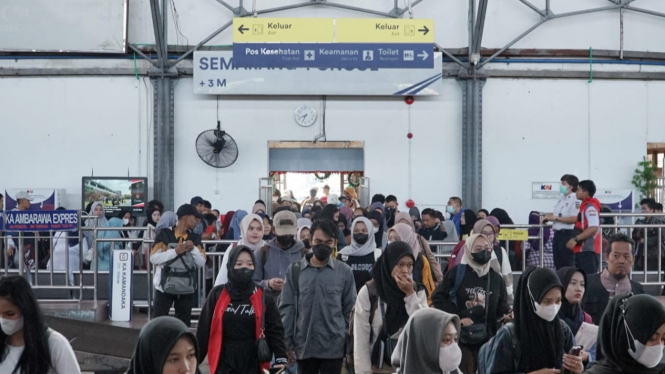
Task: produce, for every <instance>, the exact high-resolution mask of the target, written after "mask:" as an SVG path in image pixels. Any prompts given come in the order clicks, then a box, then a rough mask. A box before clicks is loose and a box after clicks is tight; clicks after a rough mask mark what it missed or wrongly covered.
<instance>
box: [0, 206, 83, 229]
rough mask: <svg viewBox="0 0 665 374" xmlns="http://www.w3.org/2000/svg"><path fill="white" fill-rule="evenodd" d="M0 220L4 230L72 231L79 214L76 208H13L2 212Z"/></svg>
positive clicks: (76, 225)
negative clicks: (22, 209) (49, 209)
mask: <svg viewBox="0 0 665 374" xmlns="http://www.w3.org/2000/svg"><path fill="white" fill-rule="evenodd" d="M0 218H1V217H0ZM0 222H2V226H0V227H2V228H3V230H4V231H12V232H21V231H72V230H76V229H78V225H79V214H78V211H76V210H55V211H50V212H43V211H36V210H24V211H17V210H14V211H9V212H4V220H3V221H0Z"/></svg>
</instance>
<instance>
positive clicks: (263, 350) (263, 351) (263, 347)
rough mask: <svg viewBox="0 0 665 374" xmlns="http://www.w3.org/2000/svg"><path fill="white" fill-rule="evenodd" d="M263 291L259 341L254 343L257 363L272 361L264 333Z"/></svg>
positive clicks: (264, 310) (264, 295)
mask: <svg viewBox="0 0 665 374" xmlns="http://www.w3.org/2000/svg"><path fill="white" fill-rule="evenodd" d="M262 291H263V301H262V305H261V311H262V312H261V335H259V340H258V341H257V342H256V352H257V357H258V359H259V362H270V360H272V352H271V351H270V347H269V346H268V342H267V341H266V336H265V334H264V331H265V329H266V291H265V290H262Z"/></svg>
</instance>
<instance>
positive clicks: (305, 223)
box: [296, 218, 312, 249]
mask: <svg viewBox="0 0 665 374" xmlns="http://www.w3.org/2000/svg"><path fill="white" fill-rule="evenodd" d="M311 229H312V221H310V220H309V219H307V218H300V219H298V231H297V232H296V240H299V241H301V242H302V244H304V245H305V248H308V249H309V248H312V245H311V244H310V243H311V241H312V240H311V239H312V237H311V235H310V230H311Z"/></svg>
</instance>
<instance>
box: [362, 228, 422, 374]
mask: <svg viewBox="0 0 665 374" xmlns="http://www.w3.org/2000/svg"><path fill="white" fill-rule="evenodd" d="M358 222H360V221H358ZM414 263H415V258H414V256H413V251H412V250H411V248H410V247H409V245H408V244H406V243H404V242H394V243H391V244H390V245H388V247H386V250H385V251H384V253H383V255H382V256H381V257H380V258H379V259H378V261H377V262H376V264H375V266H374V267H373V268H372V279H373V280H371V281H369V282H367V284H365V285H364V286H363V288H362V289H361V290H360V293H358V298H357V299H356V306H355V308H354V319H353V339H354V343H353V355H354V360H355V364H354V366H355V370H356V373H357V374H371V373H394V372H395V370H394V369H393V368H392V367H391V363H390V359H391V352H387V356H386V355H385V354H386V352H381V342H383V341H385V340H386V339H393V342H394V343H396V341H397V339H398V337H399V335H400V333H401V332H402V329H403V327H404V326H405V325H406V322H407V321H408V319H409V316H410V315H412V314H413V313H415V312H416V311H418V310H421V309H427V308H428V306H427V295H426V294H425V292H424V290H419V291H418V292H416V283H415V282H414V281H413V279H411V275H412V269H413V266H414ZM373 298H374V299H375V300H374V301H373V300H372V299H373ZM372 310H374V313H372ZM370 316H371V317H372V318H370ZM380 353H383V354H384V357H383V358H384V359H383V361H382V360H381V354H380Z"/></svg>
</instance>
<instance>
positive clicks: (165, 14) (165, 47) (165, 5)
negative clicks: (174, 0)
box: [161, 0, 169, 67]
mask: <svg viewBox="0 0 665 374" xmlns="http://www.w3.org/2000/svg"><path fill="white" fill-rule="evenodd" d="M161 15H162V35H163V36H162V42H163V43H162V45H161V47H162V55H163V56H164V65H162V66H163V67H166V61H167V60H168V59H169V38H168V35H169V0H162V14H161Z"/></svg>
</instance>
